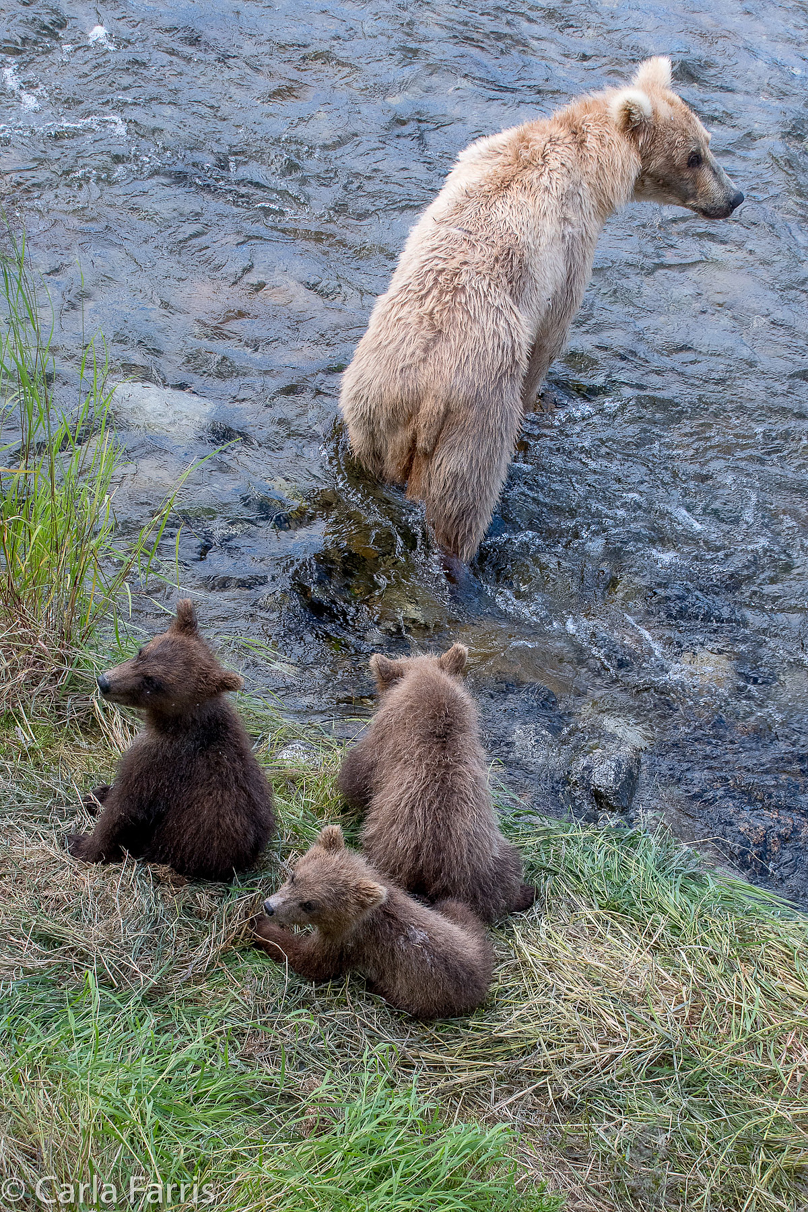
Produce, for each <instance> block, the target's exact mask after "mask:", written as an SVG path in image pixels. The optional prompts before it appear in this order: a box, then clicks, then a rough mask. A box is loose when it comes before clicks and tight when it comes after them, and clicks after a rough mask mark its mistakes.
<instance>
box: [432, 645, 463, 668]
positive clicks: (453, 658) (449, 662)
mask: <svg viewBox="0 0 808 1212" xmlns="http://www.w3.org/2000/svg"><path fill="white" fill-rule="evenodd" d="M468 656H469V650H468V648H467V647H466V645H465V644H452V646H451V648H450V649H449V651H448V652H444V654H443V656H442V657H441V658H440V660H439V661H438V664H439V665H440V667H441V669H443V670H444V672H445V673H454V674H458V673H462V672H463V670H464V669H465V668H466V661H467V660H468Z"/></svg>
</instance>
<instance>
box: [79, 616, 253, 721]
mask: <svg viewBox="0 0 808 1212" xmlns="http://www.w3.org/2000/svg"><path fill="white" fill-rule="evenodd" d="M241 686H242V681H241V678H240V677H239V676H238V674H237V673H230V672H229V671H228V670H227V669H223V668H222V666H221V665H220V664H219V662H218V661H217V660H216V657H215V656H214V655H213V653H212V652H211V650H210V648H208V646H207V644H206V643H205V641H204V640H203V639H202V636H201V635H200V634H199V626H198V624H197V621H196V613H195V612H194V608H193V604H192V602H191V601H190V599H189V598H184V599H183V600H182V601H180V602H178V603H177V616H176V618H175V619H174V620H173V622H172V623H171V626H170V627H169V629H168V631H166V632H164V633H163V634H162V635H158V636H155V637H154V639H153V640H149V642H148V644H144V645H143V647H142V648H141V649H140V651H139V652H138V653H137V655H136V656H133V657H132V659H131V660H130V661H124V662H123V664H121V665H116V666H115V668H114V669H108V670H107V672H106V673H102V674H101V675H100V676H99V678H98V689H99V690H100V691H101V694H102V695H103V697H104V698H105V699H106V700H107V701H108V702H110V703H121V704H122V705H124V706H126V707H139V708H140V709H141V710H143V711H147V712H149V713H150V714H152V715H155V716H180V715H185V714H187V713H189V712H191V711H193V710H194V708H196V707H199V706H200V705H201V704H202V703H206V702H207V701H208V700H209V699H213V698H216V697H217V696H218V695H220V694H224V693H225V692H226V691H228V690H239V689H240V688H241Z"/></svg>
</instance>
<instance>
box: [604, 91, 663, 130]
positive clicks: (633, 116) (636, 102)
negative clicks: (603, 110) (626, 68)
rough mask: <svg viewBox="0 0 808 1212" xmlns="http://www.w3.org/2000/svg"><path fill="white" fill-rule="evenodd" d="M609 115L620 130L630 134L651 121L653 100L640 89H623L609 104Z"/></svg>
mask: <svg viewBox="0 0 808 1212" xmlns="http://www.w3.org/2000/svg"><path fill="white" fill-rule="evenodd" d="M609 113H610V114H611V116H612V121H613V122H614V124H615V126H616V127H617V129H618V130H621V131H623V132H624V133H625V134H628V132H629V131H633V130H638V129H639V128H640V127H642V126H644V125H645V123H646V122H649V121H650V120H651V115H652V113H653V109H652V108H651V99H650V97H649V96H648V95H647V93H644V92H643V91H642V89H639V88H621V89H620V91H619V92H617V93H615V94H614V96H613V97H612V99H611V101H610V102H609Z"/></svg>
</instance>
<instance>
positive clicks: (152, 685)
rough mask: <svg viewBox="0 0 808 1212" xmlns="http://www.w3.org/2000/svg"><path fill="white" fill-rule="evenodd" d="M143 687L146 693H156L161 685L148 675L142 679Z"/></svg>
mask: <svg viewBox="0 0 808 1212" xmlns="http://www.w3.org/2000/svg"><path fill="white" fill-rule="evenodd" d="M143 689H144V690H145V691H146V693H147V694H156V693H157V692H158V690H162V689H163V687H162V686H161V685H160V683H159V682H158V681H157V678H151V677H149V676H148V675H147V676H146V677H145V678H144V679H143Z"/></svg>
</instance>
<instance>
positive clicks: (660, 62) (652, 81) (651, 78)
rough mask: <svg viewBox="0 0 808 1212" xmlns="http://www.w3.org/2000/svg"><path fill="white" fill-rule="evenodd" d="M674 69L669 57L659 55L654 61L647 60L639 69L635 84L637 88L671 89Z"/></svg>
mask: <svg viewBox="0 0 808 1212" xmlns="http://www.w3.org/2000/svg"><path fill="white" fill-rule="evenodd" d="M672 72H673V68H672V67H671V61H670V59H669V58H668V57H667V55H657V56H656V57H655V58H654V59H646V60H645V62H644V63H641V64H640V66H639V67H638V68H637V74H636V76H635V77H634V84H635V85H636V86H637V88H643V89H646V88H651V89H654V88H656V89H663V88H670V86H671V74H672Z"/></svg>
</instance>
